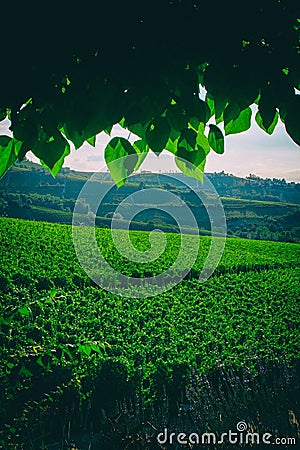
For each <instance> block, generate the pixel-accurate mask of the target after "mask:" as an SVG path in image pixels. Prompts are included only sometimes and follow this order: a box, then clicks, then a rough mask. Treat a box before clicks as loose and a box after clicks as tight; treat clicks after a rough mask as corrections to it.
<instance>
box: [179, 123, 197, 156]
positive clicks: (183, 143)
mask: <svg viewBox="0 0 300 450" xmlns="http://www.w3.org/2000/svg"><path fill="white" fill-rule="evenodd" d="M196 139H197V133H196V132H195V131H194V130H192V129H190V128H187V129H185V130H182V132H181V134H180V137H179V140H178V145H177V147H178V148H180V147H183V148H184V149H185V150H187V151H189V152H192V151H194V150H196Z"/></svg>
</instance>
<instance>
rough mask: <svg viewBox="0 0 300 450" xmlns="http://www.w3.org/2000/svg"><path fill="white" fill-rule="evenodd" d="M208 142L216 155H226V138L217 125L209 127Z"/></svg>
mask: <svg viewBox="0 0 300 450" xmlns="http://www.w3.org/2000/svg"><path fill="white" fill-rule="evenodd" d="M208 142H209V144H210V146H211V148H212V149H213V150H214V151H215V152H216V153H219V154H220V155H221V154H222V153H224V136H223V133H222V131H221V130H220V128H218V127H217V126H216V125H212V124H211V125H209V133H208Z"/></svg>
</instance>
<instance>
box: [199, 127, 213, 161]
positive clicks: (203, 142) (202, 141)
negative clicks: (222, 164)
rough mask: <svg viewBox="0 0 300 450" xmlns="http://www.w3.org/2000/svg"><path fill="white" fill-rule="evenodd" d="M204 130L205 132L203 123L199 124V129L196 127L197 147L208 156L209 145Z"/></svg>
mask: <svg viewBox="0 0 300 450" xmlns="http://www.w3.org/2000/svg"><path fill="white" fill-rule="evenodd" d="M204 130H205V125H204V124H203V123H200V125H199V127H198V132H197V140H196V142H197V145H198V146H199V147H201V148H202V149H203V150H204V151H205V153H206V154H207V155H208V153H209V151H210V145H209V142H208V139H207V137H206V136H205V134H204Z"/></svg>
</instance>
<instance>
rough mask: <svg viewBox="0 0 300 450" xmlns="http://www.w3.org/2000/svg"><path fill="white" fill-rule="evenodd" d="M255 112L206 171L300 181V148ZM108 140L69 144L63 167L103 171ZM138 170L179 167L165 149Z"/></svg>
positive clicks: (4, 128) (1, 129)
mask: <svg viewBox="0 0 300 450" xmlns="http://www.w3.org/2000/svg"><path fill="white" fill-rule="evenodd" d="M254 115H255V114H254V113H253V114H252V126H251V128H250V129H249V130H248V131H246V132H244V133H240V134H235V135H229V136H226V137H225V152H224V154H223V155H218V154H216V153H214V151H213V150H211V152H210V153H209V155H208V156H207V162H206V167H205V172H221V171H222V170H224V172H226V173H230V174H233V175H237V176H240V177H245V176H248V175H249V174H250V173H251V174H255V175H257V176H260V177H262V178H285V179H286V180H287V181H296V182H300V148H299V147H298V146H297V145H296V144H295V143H294V142H293V141H292V139H291V138H290V137H289V136H288V134H287V133H286V131H285V128H284V125H283V124H282V123H281V122H280V121H279V123H278V125H277V127H276V129H275V131H274V133H273V134H272V135H271V136H269V135H268V134H267V133H265V132H264V131H263V130H261V129H260V128H259V127H258V125H257V124H256V123H255V121H254ZM8 126H9V122H8V121H3V122H1V123H0V134H10V133H9V130H8ZM128 134H129V133H128V131H126V130H122V129H121V128H120V127H118V126H117V127H114V129H113V132H112V136H124V137H128ZM131 138H133V137H132V136H131ZM109 139H110V137H109V136H108V135H106V134H105V133H101V134H99V135H98V136H97V139H96V147H95V148H93V147H92V146H90V145H89V144H84V145H83V146H82V147H81V148H80V149H78V150H75V149H74V147H73V146H72V145H71V154H70V155H69V156H68V157H67V158H66V159H65V164H64V167H69V168H71V169H74V170H80V171H98V170H105V168H106V166H105V162H104V158H103V155H104V148H105V146H106V144H107V143H108V141H109ZM131 140H132V139H131ZM26 156H27V157H28V158H29V159H31V160H32V161H35V162H37V158H35V157H34V155H32V154H29V153H28V154H27V155H26ZM141 170H151V171H154V172H158V171H162V172H168V171H175V170H176V171H177V170H178V169H177V166H176V165H175V163H174V157H173V155H172V154H171V153H169V152H167V151H164V152H162V154H161V155H160V156H159V158H158V157H157V156H156V155H155V154H154V153H152V152H149V154H148V156H147V158H146V160H145V161H144V163H143V165H142V167H141Z"/></svg>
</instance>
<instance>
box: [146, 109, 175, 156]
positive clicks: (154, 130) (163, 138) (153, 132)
mask: <svg viewBox="0 0 300 450" xmlns="http://www.w3.org/2000/svg"><path fill="white" fill-rule="evenodd" d="M170 132H171V128H170V125H169V123H168V121H167V119H166V118H165V117H158V118H157V119H155V120H153V121H151V122H150V124H149V125H148V128H147V130H146V136H145V137H146V141H147V143H148V145H149V147H150V148H151V150H153V151H154V152H155V153H156V154H157V155H159V154H160V153H161V152H162V151H163V150H164V148H165V147H166V144H167V142H168V139H169V136H170Z"/></svg>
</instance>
